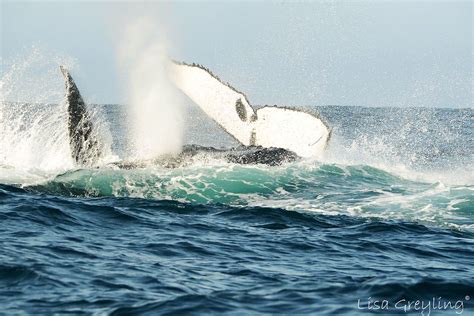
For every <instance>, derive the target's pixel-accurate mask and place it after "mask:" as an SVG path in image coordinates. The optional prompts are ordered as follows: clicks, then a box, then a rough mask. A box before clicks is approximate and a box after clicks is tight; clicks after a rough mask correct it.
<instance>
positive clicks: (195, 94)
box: [170, 61, 331, 157]
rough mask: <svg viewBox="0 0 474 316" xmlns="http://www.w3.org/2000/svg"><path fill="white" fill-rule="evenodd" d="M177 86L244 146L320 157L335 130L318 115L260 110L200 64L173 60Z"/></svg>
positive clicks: (288, 109) (285, 109)
mask: <svg viewBox="0 0 474 316" xmlns="http://www.w3.org/2000/svg"><path fill="white" fill-rule="evenodd" d="M170 76H171V79H172V80H173V82H174V83H175V85H176V86H177V87H178V88H179V89H180V90H181V91H182V92H184V94H186V95H187V96H188V97H189V98H190V99H191V100H192V101H193V102H194V103H196V104H197V105H198V106H199V107H200V108H201V109H202V110H203V111H204V112H205V113H206V114H207V115H208V116H209V117H211V118H212V119H213V120H214V121H216V122H217V123H218V124H219V125H220V126H221V127H222V128H223V129H224V130H225V131H227V133H228V134H230V135H231V136H233V137H234V138H235V139H236V140H237V141H239V142H240V143H241V144H242V145H244V146H261V147H263V148H272V147H276V148H283V149H286V150H289V151H292V152H294V153H296V154H297V155H298V156H301V157H320V156H321V155H322V154H323V152H324V149H325V147H326V145H327V143H328V141H329V138H330V135H331V131H330V129H329V128H328V126H327V125H326V124H325V123H324V122H323V121H322V120H321V119H320V118H319V117H317V116H316V115H313V114H310V113H307V112H304V111H301V110H296V109H290V108H285V107H277V106H264V107H262V108H259V109H257V110H254V108H253V107H252V106H251V105H250V103H249V101H248V99H247V97H246V96H245V95H244V94H243V93H242V92H239V91H238V90H237V89H235V88H234V87H232V86H231V85H229V84H228V83H224V82H222V81H221V80H220V79H219V77H217V76H216V75H214V74H213V73H212V72H211V71H210V70H209V69H207V68H205V67H203V66H201V65H199V64H187V63H183V62H177V61H173V62H172V63H171V67H170Z"/></svg>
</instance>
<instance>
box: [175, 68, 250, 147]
mask: <svg viewBox="0 0 474 316" xmlns="http://www.w3.org/2000/svg"><path fill="white" fill-rule="evenodd" d="M171 79H172V80H173V82H174V83H175V85H176V86H177V87H178V88H179V89H180V90H181V91H183V92H184V93H185V94H186V95H187V96H188V97H189V98H190V99H191V100H192V101H193V102H194V103H196V104H197V105H198V106H199V107H200V108H201V109H202V110H203V111H204V112H205V113H206V114H207V115H208V116H209V117H210V118H211V119H213V120H214V121H216V122H217V123H218V124H219V125H220V126H221V127H222V128H223V129H224V130H225V131H227V133H229V134H230V135H232V136H233V137H234V138H236V139H237V140H238V141H239V142H240V143H242V144H243V145H246V146H249V145H251V137H252V130H253V125H254V120H255V111H254V110H253V108H252V107H251V106H250V104H249V103H248V101H247V99H246V97H245V95H243V94H242V93H240V92H238V91H236V90H235V89H234V88H232V87H230V86H229V85H226V84H224V83H223V82H221V81H220V80H219V79H218V78H217V77H216V76H214V75H213V74H212V73H210V71H209V70H207V69H205V68H203V67H202V66H199V65H187V64H179V63H173V64H172V65H171Z"/></svg>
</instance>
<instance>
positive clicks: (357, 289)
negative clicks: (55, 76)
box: [0, 103, 474, 315]
mask: <svg viewBox="0 0 474 316" xmlns="http://www.w3.org/2000/svg"><path fill="white" fill-rule="evenodd" d="M94 108H95V110H96V113H97V117H96V119H97V120H98V121H100V122H101V129H102V131H103V133H104V139H105V141H106V144H107V145H108V148H109V149H108V151H107V159H109V161H114V160H120V159H123V158H124V157H126V156H127V153H128V149H127V146H126V143H127V139H126V134H127V126H126V124H125V123H124V122H125V120H124V111H123V108H124V107H123V106H119V105H95V106H94ZM62 109H63V106H61V105H54V104H21V103H8V104H5V103H4V104H2V108H0V110H1V111H0V113H1V115H0V123H1V125H0V132H1V134H0V243H1V247H0V284H1V286H0V307H1V309H0V310H1V312H0V313H2V314H44V315H51V314H96V315H102V314H110V315H130V314H145V315H146V314H148V315H155V314H170V315H171V314H173V315H176V314H179V315H181V314H230V315H234V314H239V315H240V314H252V315H253V314H313V315H324V314H341V315H358V314H371V315H373V314H380V315H386V314H409V315H459V314H464V315H473V314H474V299H472V297H473V296H474V165H473V161H474V140H473V139H474V110H472V109H430V108H390V107H380V108H367V107H359V106H314V107H313V106H311V107H306V108H305V109H306V110H308V111H312V112H316V113H319V114H320V116H321V117H322V118H323V119H324V120H325V121H326V122H327V123H328V124H329V126H331V127H332V129H333V130H332V139H331V142H330V144H329V147H328V149H327V153H326V155H325V156H324V158H322V159H319V160H298V161H296V162H291V163H285V164H283V165H281V166H274V167H270V166H263V165H237V164H232V163H228V162H226V161H224V160H221V159H218V158H216V157H212V156H208V155H206V154H202V155H198V156H196V157H194V158H193V159H192V160H190V161H189V162H188V163H187V164H185V165H183V166H181V167H179V168H166V167H163V166H160V165H154V164H149V165H145V166H142V167H140V168H135V169H127V170H124V169H118V168H116V167H114V166H111V165H107V164H106V162H107V161H104V166H103V167H100V168H93V169H77V168H76V167H75V166H74V165H73V163H72V162H71V161H70V158H69V151H68V150H69V149H68V143H67V137H66V135H67V134H66V129H65V119H64V118H65V116H64V113H63V112H64V111H63V110H62ZM186 122H187V123H186V128H187V129H186V138H185V142H186V143H195V144H201V145H207V146H215V147H219V148H220V147H224V148H226V147H232V146H235V145H236V144H235V143H233V140H232V139H231V138H230V137H229V136H227V135H226V134H225V133H223V132H222V131H220V130H219V129H218V128H217V127H216V126H215V124H214V123H212V122H210V121H208V120H206V118H205V117H204V116H203V115H202V114H200V113H199V111H198V110H197V109H196V108H193V107H189V109H188V114H187V121H186ZM416 302H418V303H416Z"/></svg>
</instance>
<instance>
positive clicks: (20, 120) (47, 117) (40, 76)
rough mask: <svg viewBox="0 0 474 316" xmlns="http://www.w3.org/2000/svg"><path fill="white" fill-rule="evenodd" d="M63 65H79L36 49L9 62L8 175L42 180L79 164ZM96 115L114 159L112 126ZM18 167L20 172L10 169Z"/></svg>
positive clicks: (2, 162) (2, 142)
mask: <svg viewBox="0 0 474 316" xmlns="http://www.w3.org/2000/svg"><path fill="white" fill-rule="evenodd" d="M61 64H62V65H66V66H67V67H68V68H69V69H73V68H74V60H73V59H72V58H70V57H68V56H62V55H59V54H55V53H52V52H48V51H46V50H43V49H39V48H36V47H33V48H32V49H31V51H29V52H28V53H27V54H19V55H18V57H16V58H15V59H14V60H11V61H9V62H8V63H6V64H5V65H4V69H5V70H4V72H3V73H2V77H1V87H2V91H1V100H0V148H1V150H0V166H2V178H3V176H4V175H5V176H6V177H13V178H15V177H18V176H19V177H20V178H24V177H27V178H31V177H33V179H42V178H44V177H49V176H53V175H55V174H58V173H60V172H64V171H65V170H69V169H72V168H74V163H73V161H72V159H71V151H70V148H69V136H68V129H67V121H68V120H67V110H66V105H65V103H64V82H63V79H62V76H61V74H60V73H59V65H61ZM92 116H93V120H94V121H96V122H97V124H96V125H97V126H98V130H99V132H100V134H101V136H103V137H102V138H103V139H102V143H103V147H104V152H105V156H106V157H107V159H109V156H108V155H109V154H110V151H109V150H108V148H110V146H109V145H108V144H110V138H111V137H110V133H109V132H108V127H107V124H106V123H105V120H104V119H103V118H102V116H101V113H100V111H98V110H97V109H94V110H93V111H92ZM12 169H13V170H15V172H7V171H6V170H10V171H11V170H12ZM10 180H11V181H13V180H14V179H12V178H10Z"/></svg>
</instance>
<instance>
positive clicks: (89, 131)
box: [60, 66, 101, 167]
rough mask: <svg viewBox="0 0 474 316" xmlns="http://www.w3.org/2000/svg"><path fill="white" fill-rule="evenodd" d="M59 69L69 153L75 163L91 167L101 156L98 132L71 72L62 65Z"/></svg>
mask: <svg viewBox="0 0 474 316" xmlns="http://www.w3.org/2000/svg"><path fill="white" fill-rule="evenodd" d="M60 70H61V73H62V74H63V77H64V81H65V86H66V95H65V99H66V100H65V101H66V106H67V113H68V133H69V144H70V147H71V155H72V158H73V159H74V161H75V162H76V164H77V165H79V166H84V167H91V166H93V165H95V164H96V163H97V161H98V159H99V158H100V157H101V148H100V146H99V141H98V139H97V136H98V134H97V131H96V129H95V126H94V123H93V122H92V116H91V113H90V111H89V109H88V107H87V105H86V104H85V102H84V100H83V99H82V96H81V94H80V92H79V89H78V88H77V85H76V83H75V82H74V80H73V79H72V76H71V74H70V73H69V71H68V70H67V69H66V68H65V67H64V66H60Z"/></svg>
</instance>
